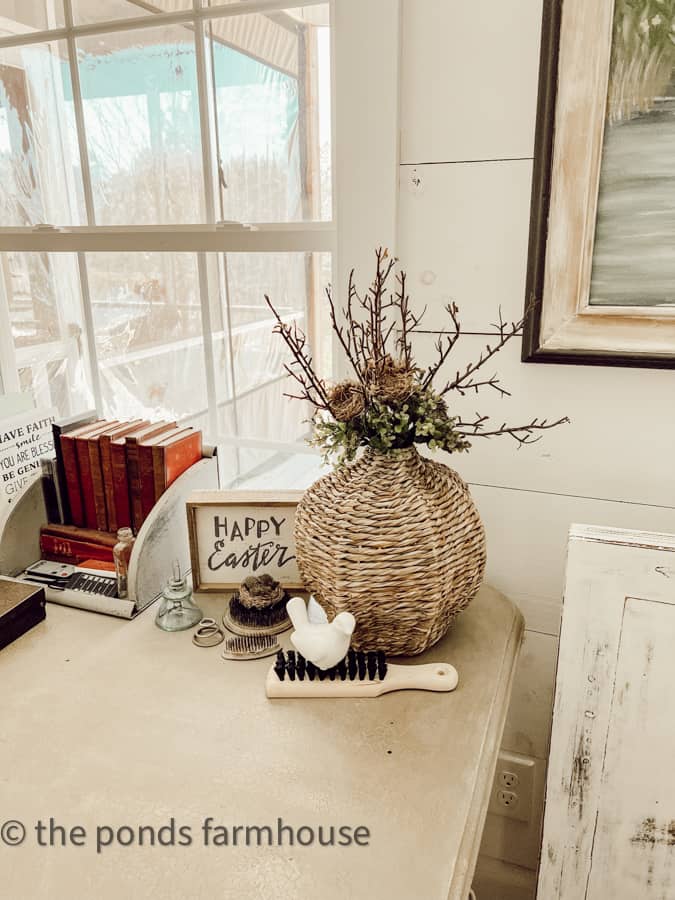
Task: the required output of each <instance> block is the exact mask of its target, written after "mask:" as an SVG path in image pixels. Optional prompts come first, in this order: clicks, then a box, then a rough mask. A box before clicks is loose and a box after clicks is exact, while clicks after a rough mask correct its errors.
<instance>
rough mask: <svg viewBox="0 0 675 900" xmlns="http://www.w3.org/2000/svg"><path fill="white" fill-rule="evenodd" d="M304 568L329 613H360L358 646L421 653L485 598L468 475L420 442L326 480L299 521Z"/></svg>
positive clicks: (307, 498)
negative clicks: (426, 453) (428, 453)
mask: <svg viewBox="0 0 675 900" xmlns="http://www.w3.org/2000/svg"><path fill="white" fill-rule="evenodd" d="M295 544H296V554H297V559H298V567H299V569H300V574H301V576H302V578H303V580H304V582H305V584H306V586H307V588H308V590H310V591H311V592H312V593H313V594H314V596H315V597H316V599H317V600H318V601H319V603H321V605H322V606H323V607H324V608H325V609H326V612H327V613H328V615H329V617H330V618H332V617H333V616H334V615H336V614H337V613H339V612H341V611H343V610H347V611H349V612H351V613H353V614H354V616H355V617H356V631H355V633H354V638H353V641H352V645H353V646H354V647H357V648H361V649H368V650H373V649H381V650H385V651H386V652H387V653H389V654H405V655H414V654H417V653H422V652H423V651H424V650H426V649H427V648H428V647H430V646H432V644H434V643H436V641H438V640H439V639H440V638H441V637H442V636H443V635H444V634H445V632H446V631H447V630H448V628H449V627H450V625H451V624H452V622H453V620H454V618H455V617H456V616H457V614H458V613H459V612H461V610H463V609H464V608H465V607H466V606H467V605H468V604H469V603H470V601H471V600H472V599H473V597H474V596H475V595H476V593H477V591H478V588H479V587H480V584H481V581H482V579H483V572H484V570H485V560H486V554H485V533H484V530H483V525H482V523H481V520H480V517H479V515H478V511H477V510H476V507H475V506H474V503H473V500H472V499H471V495H470V494H469V490H468V488H467V486H466V484H465V483H464V482H463V481H462V479H461V478H460V477H459V475H457V473H456V472H454V471H453V470H452V469H450V468H449V467H448V466H446V465H443V464H442V463H438V462H434V461H433V460H428V459H424V458H422V457H421V456H420V455H419V454H418V453H417V450H415V449H414V448H407V449H404V450H397V451H394V452H391V453H386V454H385V453H379V452H376V451H373V450H370V449H367V450H365V452H364V453H363V455H362V456H361V457H360V458H359V459H357V460H356V461H355V462H353V463H351V464H349V465H346V466H343V467H342V468H339V469H337V470H335V471H334V472H332V473H331V474H329V475H326V476H325V477H324V478H321V479H319V481H317V482H316V483H315V484H314V485H312V487H310V488H309V490H307V491H306V492H305V494H304V496H303V498H302V500H301V501H300V503H299V505H298V509H297V513H296V520H295Z"/></svg>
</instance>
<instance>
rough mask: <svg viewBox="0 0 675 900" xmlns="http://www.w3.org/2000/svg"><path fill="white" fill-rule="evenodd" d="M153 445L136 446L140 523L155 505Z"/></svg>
mask: <svg viewBox="0 0 675 900" xmlns="http://www.w3.org/2000/svg"><path fill="white" fill-rule="evenodd" d="M155 449H156V448H155V447H146V446H143V445H142V444H141V445H140V446H139V447H138V477H139V481H140V485H141V523H143V522H145V520H146V519H147V517H148V516H149V515H150V512H151V510H152V507H153V506H154V505H155V470H154V459H153V450H155Z"/></svg>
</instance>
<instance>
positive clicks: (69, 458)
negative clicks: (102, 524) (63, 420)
mask: <svg viewBox="0 0 675 900" xmlns="http://www.w3.org/2000/svg"><path fill="white" fill-rule="evenodd" d="M101 427H102V423H101V420H100V419H99V420H98V421H96V422H92V423H89V424H87V425H82V426H80V427H79V428H74V429H73V430H72V431H66V432H64V433H62V434H61V435H60V436H59V446H60V447H61V458H62V460H63V471H64V480H65V485H66V497H67V499H68V507H69V513H70V514H69V516H68V521H69V522H70V523H72V524H74V525H84V505H83V503H82V489H81V487H80V470H79V467H78V464H77V450H76V449H75V440H76V438H78V437H84V436H85V435H87V434H93V433H94V432H95V431H97V430H100V429H101Z"/></svg>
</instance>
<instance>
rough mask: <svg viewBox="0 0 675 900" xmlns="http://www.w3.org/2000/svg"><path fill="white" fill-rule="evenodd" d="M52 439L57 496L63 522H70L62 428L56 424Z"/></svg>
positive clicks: (53, 428)
mask: <svg viewBox="0 0 675 900" xmlns="http://www.w3.org/2000/svg"><path fill="white" fill-rule="evenodd" d="M52 437H53V439H54V453H55V456H56V460H55V463H56V464H55V467H54V469H55V471H54V480H55V482H56V491H57V496H58V499H59V502H60V506H61V510H60V512H61V521H62V522H70V521H71V518H70V501H69V499H68V482H67V480H66V470H65V467H64V465H63V449H62V447H61V426H60V425H57V424H56V423H54V424H53V425H52Z"/></svg>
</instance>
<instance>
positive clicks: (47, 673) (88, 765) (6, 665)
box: [0, 587, 523, 900]
mask: <svg viewBox="0 0 675 900" xmlns="http://www.w3.org/2000/svg"><path fill="white" fill-rule="evenodd" d="M222 606H223V601H222V599H221V600H220V601H218V600H214V599H213V598H209V599H208V600H206V599H205V598H203V608H204V610H205V612H209V613H214V612H216V611H217V610H218V609H219V608H221V609H222ZM154 615H155V608H154V607H152V608H151V609H150V610H148V611H147V612H145V613H144V614H142V615H141V616H140V617H139V618H138V619H136V620H134V621H132V622H126V621H120V620H116V619H112V618H107V617H104V616H99V615H97V614H95V613H87V612H82V611H79V610H75V609H68V608H65V607H59V606H55V605H48V608H47V620H46V622H43V623H42V624H40V625H39V626H37V627H36V628H34V629H33V630H32V631H31V632H29V633H28V634H26V635H25V636H24V637H22V638H21V639H20V640H18V641H17V642H16V643H14V644H13V645H11V646H9V647H8V648H6V649H5V650H3V651H2V652H0V684H1V686H2V689H1V698H2V699H1V700H0V723H1V730H0V825H1V823H2V822H4V821H5V820H8V819H18V820H20V821H21V822H23V823H24V824H25V826H26V828H27V834H26V838H25V841H24V842H23V843H22V844H21V845H20V846H16V847H6V846H2V845H0V867H1V872H2V882H3V887H2V894H3V896H6V897H11V898H15V900H29V898H30V900H71V898H72V900H84V898H87V900H89V898H92V900H136V898H138V900H150V898H152V900H155V898H157V900H160V898H162V900H202V898H204V900H223V898H226V900H230V898H232V900H235V898H236V900H272V898H275V900H315V898H316V900H345V898H353V900H366V898H374V900H446V898H451V900H466V897H467V895H468V891H469V887H470V883H471V877H472V873H473V868H474V866H475V862H476V857H477V854H478V847H479V844H480V838H481V832H482V828H483V823H484V819H485V814H486V808H487V800H488V793H489V790H490V787H491V781H492V777H493V772H494V767H495V764H496V759H497V752H498V749H499V744H500V740H501V735H502V729H503V725H504V718H505V715H506V710H507V706H508V700H509V694H510V690H511V683H512V678H513V673H514V669H515V665H516V660H517V657H518V650H519V646H520V640H521V635H522V628H523V623H522V618H521V616H520V614H519V613H518V611H517V610H516V609H515V607H514V606H513V605H512V604H511V603H510V602H509V601H508V600H507V599H506V598H504V597H503V596H502V595H500V594H498V593H497V592H496V591H494V590H492V589H491V588H489V587H483V588H482V589H481V591H480V594H479V595H478V597H477V599H476V600H475V601H474V603H473V604H472V605H471V607H470V608H469V609H468V610H467V611H466V612H465V613H463V615H462V616H461V617H460V619H459V621H458V623H457V625H456V626H455V628H454V629H453V630H452V631H451V632H450V634H449V635H448V636H447V637H446V638H445V639H444V640H443V641H441V643H440V644H439V645H437V646H436V647H435V648H434V649H433V650H432V651H430V652H429V653H427V654H425V655H424V657H420V658H419V659H420V661H431V660H447V661H449V662H451V663H453V664H454V665H455V666H456V667H457V669H458V670H459V673H460V685H459V687H458V689H457V690H456V691H455V692H454V693H452V694H431V693H418V692H407V693H397V694H390V695H387V696H384V697H382V698H380V699H376V700H340V701H330V700H315V701H306V702H305V701H300V700H285V701H279V700H277V701H268V700H267V699H266V697H265V695H264V690H263V680H264V674H265V672H266V670H267V667H268V666H269V664H270V661H269V660H257V661H253V662H225V661H223V660H222V659H221V658H220V649H219V648H217V647H216V648H212V649H208V650H205V649H199V648H197V647H194V646H193V645H192V643H191V640H190V632H182V633H178V634H165V633H164V632H161V631H160V630H159V629H157V628H155V626H154V623H153V620H154ZM285 641H286V642H287V635H286V636H285ZM50 816H52V817H53V818H54V819H55V821H56V823H57V824H60V825H65V826H67V827H68V828H72V827H73V826H76V825H81V826H83V827H84V829H85V830H86V837H85V838H84V840H85V846H82V847H74V846H69V847H65V848H64V847H61V846H54V847H49V846H46V847H40V846H38V845H37V838H36V833H35V823H36V822H37V821H38V820H39V819H41V820H42V821H43V822H44V823H46V824H48V823H49V817H50ZM172 816H173V817H174V819H175V822H176V826H177V827H178V826H181V825H184V826H188V827H189V828H190V829H191V837H192V840H193V843H192V845H191V846H174V847H162V846H158V845H155V846H148V845H147V844H146V845H145V846H142V847H139V846H138V844H137V842H135V843H134V844H132V845H131V846H128V847H123V846H119V845H113V846H110V847H107V848H104V849H102V851H101V853H98V854H97V852H96V826H97V825H102V826H114V827H115V828H118V827H119V826H122V825H129V826H133V827H134V828H136V829H137V828H138V826H139V825H149V826H154V828H155V829H158V828H159V827H160V826H162V825H166V824H167V823H169V821H170V819H171V817H172ZM208 816H211V817H213V819H214V825H224V826H227V828H228V829H230V838H231V836H232V831H231V829H232V827H233V826H234V825H267V824H269V825H270V826H272V827H273V829H274V832H275V834H276V827H277V819H278V818H281V819H283V822H284V824H285V825H291V826H293V827H295V828H296V829H297V828H299V827H300V826H302V825H308V826H311V827H313V828H315V829H316V828H317V826H318V825H325V826H328V825H331V824H334V825H348V826H351V827H352V828H353V827H354V826H357V825H362V826H365V827H366V828H368V829H369V832H370V841H369V845H368V846H361V847H359V846H350V847H348V848H340V847H317V846H309V847H298V846H297V845H296V846H293V847H290V846H288V845H287V844H286V845H284V846H281V847H279V846H274V847H270V846H262V847H257V846H255V845H254V846H249V847H246V846H241V845H240V846H218V847H216V846H208V847H205V846H203V832H202V830H201V826H202V823H203V821H204V819H205V818H206V817H208ZM148 834H149V833H148ZM243 834H244V833H243V832H240V833H239V843H240V844H241V842H242V840H243V839H244V838H243ZM254 835H255V833H252V837H253V842H254V844H255V836H254ZM107 836H108V833H107V832H105V833H104V838H107ZM165 836H166V837H168V831H167V832H166V835H165ZM304 836H305V838H306V837H307V832H305V833H304ZM176 837H177V838H178V835H176ZM122 838H123V840H128V839H129V832H123V833H122ZM45 839H48V838H47V833H45Z"/></svg>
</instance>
